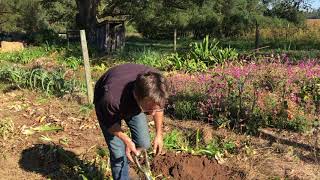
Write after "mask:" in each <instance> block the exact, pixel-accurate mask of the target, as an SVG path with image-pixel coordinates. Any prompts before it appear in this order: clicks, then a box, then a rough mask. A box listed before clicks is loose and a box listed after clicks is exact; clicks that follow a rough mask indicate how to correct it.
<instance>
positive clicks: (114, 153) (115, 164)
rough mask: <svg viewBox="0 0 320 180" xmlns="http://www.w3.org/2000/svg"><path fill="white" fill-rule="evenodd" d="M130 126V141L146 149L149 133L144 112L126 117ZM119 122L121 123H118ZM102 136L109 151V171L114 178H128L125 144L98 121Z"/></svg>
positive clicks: (123, 179) (116, 179) (121, 179)
mask: <svg viewBox="0 0 320 180" xmlns="http://www.w3.org/2000/svg"><path fill="white" fill-rule="evenodd" d="M126 123H127V125H128V127H129V128H130V132H131V138H132V141H133V142H134V143H135V145H136V147H137V148H138V147H139V148H145V149H148V148H149V147H150V145H151V144H150V134H149V129H148V122H147V117H146V115H145V114H144V113H140V114H138V115H136V116H133V117H131V118H130V119H126ZM120 124H121V123H120ZM100 127H101V129H102V132H103V135H104V138H105V139H106V142H107V144H108V148H109V151H110V161H111V171H112V176H113V179H114V180H128V179H129V165H128V159H127V156H126V149H125V148H126V146H125V144H124V143H123V141H122V140H120V139H119V138H118V137H116V136H114V135H112V134H110V133H109V132H108V131H107V129H106V128H105V127H104V126H103V125H102V124H101V123H100Z"/></svg>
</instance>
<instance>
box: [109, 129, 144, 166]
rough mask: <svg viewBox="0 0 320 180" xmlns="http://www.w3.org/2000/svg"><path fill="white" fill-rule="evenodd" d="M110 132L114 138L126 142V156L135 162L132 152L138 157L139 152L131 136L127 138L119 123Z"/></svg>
mask: <svg viewBox="0 0 320 180" xmlns="http://www.w3.org/2000/svg"><path fill="white" fill-rule="evenodd" d="M108 132H109V133H110V134H112V135H114V136H117V137H118V138H119V139H121V140H122V141H123V142H124V144H125V145H126V155H127V157H128V159H129V160H130V161H132V162H133V159H132V156H131V152H133V153H134V154H136V155H137V154H138V151H137V149H136V146H135V144H134V143H133V142H132V140H131V139H130V138H129V136H127V135H126V134H125V133H124V132H123V130H122V129H121V126H120V125H119V124H118V123H115V124H114V125H112V126H111V127H110V128H109V129H108Z"/></svg>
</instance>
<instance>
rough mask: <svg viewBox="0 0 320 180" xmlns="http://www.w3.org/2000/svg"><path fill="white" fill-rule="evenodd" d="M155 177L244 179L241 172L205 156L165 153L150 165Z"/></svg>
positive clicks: (204, 179) (205, 179) (206, 179)
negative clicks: (159, 175) (158, 175)
mask: <svg viewBox="0 0 320 180" xmlns="http://www.w3.org/2000/svg"><path fill="white" fill-rule="evenodd" d="M151 169H152V171H153V172H154V174H155V175H157V174H162V175H163V176H165V177H171V178H172V179H183V180H209V179H210V180H212V179H244V178H245V175H244V173H242V172H239V171H235V170H232V169H230V168H229V167H227V166H223V165H220V164H218V162H217V161H216V160H214V159H208V158H207V157H205V156H194V155H191V154H182V153H178V154H176V153H171V152H170V153H166V154H165V155H160V156H156V157H155V158H154V160H153V162H152V164H151Z"/></svg>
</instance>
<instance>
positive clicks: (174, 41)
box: [173, 28, 177, 52]
mask: <svg viewBox="0 0 320 180" xmlns="http://www.w3.org/2000/svg"><path fill="white" fill-rule="evenodd" d="M173 51H174V52H176V51H177V28H174V32H173Z"/></svg>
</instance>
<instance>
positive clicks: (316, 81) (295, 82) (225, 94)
mask: <svg viewBox="0 0 320 180" xmlns="http://www.w3.org/2000/svg"><path fill="white" fill-rule="evenodd" d="M168 78H169V80H170V82H171V85H172V92H171V95H172V98H171V102H170V108H171V113H172V114H173V115H177V114H179V117H180V118H185V117H187V118H190V119H201V120H206V121H209V122H211V123H213V124H215V125H217V126H229V127H233V128H244V129H245V130H248V131H250V132H255V131H256V130H257V128H258V127H265V126H268V127H277V128H286V129H292V130H296V131H303V130H305V129H306V128H307V127H308V126H309V125H310V124H311V123H312V121H313V120H315V119H318V120H319V119H320V117H319V116H320V65H319V64H318V63H317V62H316V61H312V60H310V61H307V62H300V63H298V64H296V65H292V64H288V63H287V64H286V63H284V64H283V63H259V64H254V63H250V64H244V65H235V64H225V65H224V66H220V67H216V68H214V69H211V70H210V72H208V73H206V74H194V75H189V74H173V75H170V76H169V77H168ZM187 104H188V105H187ZM182 111H183V112H182ZM189 112H192V113H193V114H192V115H191V116H188V115H187V114H188V113H189ZM195 112H196V113H195ZM183 116H185V117H183Z"/></svg>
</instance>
